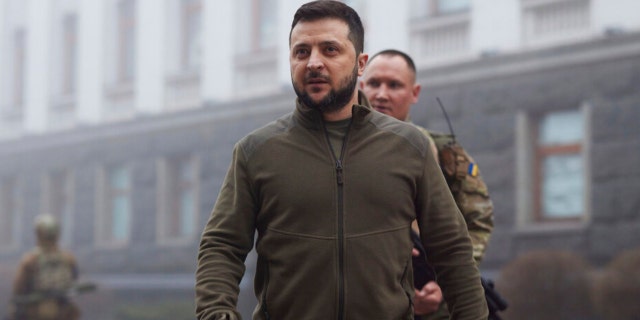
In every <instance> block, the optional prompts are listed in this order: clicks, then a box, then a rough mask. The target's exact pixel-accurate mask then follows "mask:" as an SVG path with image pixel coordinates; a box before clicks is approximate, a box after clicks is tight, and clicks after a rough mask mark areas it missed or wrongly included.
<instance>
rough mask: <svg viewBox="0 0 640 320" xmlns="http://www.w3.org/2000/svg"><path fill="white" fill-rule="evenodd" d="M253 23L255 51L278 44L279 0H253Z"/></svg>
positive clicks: (252, 33)
mask: <svg viewBox="0 0 640 320" xmlns="http://www.w3.org/2000/svg"><path fill="white" fill-rule="evenodd" d="M251 8H252V14H253V19H252V21H253V24H252V28H253V29H252V30H251V35H252V40H253V41H252V43H253V48H252V49H253V51H260V50H264V49H269V48H271V47H273V46H275V44H276V28H277V21H276V18H277V13H278V11H277V10H278V6H277V0H253V1H252V3H251Z"/></svg>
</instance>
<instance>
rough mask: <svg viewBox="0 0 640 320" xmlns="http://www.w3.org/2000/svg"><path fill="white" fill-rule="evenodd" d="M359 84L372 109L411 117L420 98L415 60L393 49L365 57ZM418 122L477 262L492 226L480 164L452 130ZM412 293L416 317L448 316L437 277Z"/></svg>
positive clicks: (443, 317)
mask: <svg viewBox="0 0 640 320" xmlns="http://www.w3.org/2000/svg"><path fill="white" fill-rule="evenodd" d="M360 88H361V89H362V91H363V92H364V93H365V95H366V96H367V98H368V99H369V101H370V103H371V105H372V106H373V108H374V109H376V110H377V111H379V112H382V113H384V114H387V115H389V116H392V117H394V118H396V119H398V120H402V121H409V111H410V108H411V105H413V104H414V103H416V102H417V101H418V97H419V95H420V89H421V88H420V85H419V84H417V83H416V68H415V64H414V63H413V60H412V59H411V57H409V56H408V55H407V54H405V53H404V52H401V51H397V50H384V51H381V52H379V53H377V54H375V55H373V56H372V57H371V58H370V59H369V62H368V64H367V67H366V69H365V72H364V74H363V76H362V79H361V82H360ZM416 127H418V128H419V129H420V130H421V131H422V132H423V133H424V134H425V135H426V136H427V137H428V138H429V140H430V141H431V143H432V150H433V153H434V155H435V156H436V159H437V160H438V162H439V163H440V166H441V167H442V172H443V174H444V176H445V178H446V180H447V183H448V184H449V188H450V190H451V193H452V195H453V197H454V199H455V200H456V203H457V204H458V208H459V209H460V212H461V213H462V214H463V216H464V218H465V221H466V223H467V227H468V230H469V235H470V236H471V240H472V244H473V256H474V259H475V260H476V263H478V264H479V263H480V261H481V260H482V257H483V255H484V252H485V249H486V246H487V243H488V242H489V236H490V235H491V231H492V230H493V205H492V202H491V199H490V197H489V192H488V190H487V186H486V185H485V183H484V181H483V180H482V176H481V175H480V171H479V169H478V166H477V164H476V163H475V161H474V160H473V158H471V156H470V155H469V154H468V153H467V152H466V151H465V150H464V149H463V148H462V147H461V146H460V145H459V144H458V143H457V141H456V140H455V137H454V136H452V135H450V134H440V133H435V132H431V131H429V130H427V129H425V128H422V127H420V126H417V125H416ZM414 224H415V223H414ZM414 230H416V231H417V229H416V228H414ZM415 254H417V251H416V252H414V255H415ZM415 293H416V295H415V297H414V311H415V313H416V319H428V320H433V319H449V313H448V311H447V308H446V303H444V302H442V301H443V300H442V292H441V291H440V288H439V286H438V285H437V284H436V283H435V282H433V281H431V282H429V283H427V284H426V285H425V286H424V287H423V288H422V289H420V290H416V292H415Z"/></svg>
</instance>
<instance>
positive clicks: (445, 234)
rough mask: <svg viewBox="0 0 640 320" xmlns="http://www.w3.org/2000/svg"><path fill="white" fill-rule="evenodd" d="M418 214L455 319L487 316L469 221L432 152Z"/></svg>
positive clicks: (475, 319)
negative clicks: (462, 212)
mask: <svg viewBox="0 0 640 320" xmlns="http://www.w3.org/2000/svg"><path fill="white" fill-rule="evenodd" d="M417 186H418V192H417V195H416V216H417V220H418V225H419V228H420V235H421V237H422V242H423V245H424V247H425V250H426V252H427V260H428V261H429V262H430V263H431V265H432V266H433V267H434V269H435V271H436V275H437V279H438V284H440V286H441V287H442V291H443V294H444V298H445V301H446V302H447V304H448V306H449V311H450V313H451V318H452V319H458V320H481V319H482V320H484V319H487V317H488V314H489V313H488V309H487V304H486V300H485V297H484V290H483V289H482V284H481V282H480V272H479V270H478V268H477V266H476V263H475V261H474V260H473V247H472V244H471V239H470V237H469V232H468V230H467V224H466V222H465V219H464V217H463V216H462V214H461V212H460V210H459V209H458V207H457V205H456V203H455V201H454V199H453V196H452V194H451V192H450V191H449V187H448V185H447V183H446V181H445V179H444V176H443V175H442V171H441V169H440V167H439V166H438V164H437V163H436V160H435V158H434V157H433V155H432V154H431V152H430V151H429V152H427V154H426V155H425V156H424V168H423V175H422V177H421V178H420V181H419V182H418V183H417Z"/></svg>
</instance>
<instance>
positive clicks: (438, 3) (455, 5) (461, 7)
mask: <svg viewBox="0 0 640 320" xmlns="http://www.w3.org/2000/svg"><path fill="white" fill-rule="evenodd" d="M470 7H471V0H427V1H425V0H413V1H412V3H411V7H410V8H411V16H412V18H424V17H428V16H439V15H446V14H451V13H458V12H464V11H469V9H470Z"/></svg>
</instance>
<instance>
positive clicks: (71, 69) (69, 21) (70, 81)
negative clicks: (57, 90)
mask: <svg viewBox="0 0 640 320" xmlns="http://www.w3.org/2000/svg"><path fill="white" fill-rule="evenodd" d="M77 53H78V16H77V14H74V13H70V14H65V15H64V17H63V18H62V61H61V66H62V87H61V93H62V94H63V95H73V94H74V93H75V92H76V90H77V88H76V85H77V83H76V82H77V79H76V70H77V64H78V59H77V58H78V54H77Z"/></svg>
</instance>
